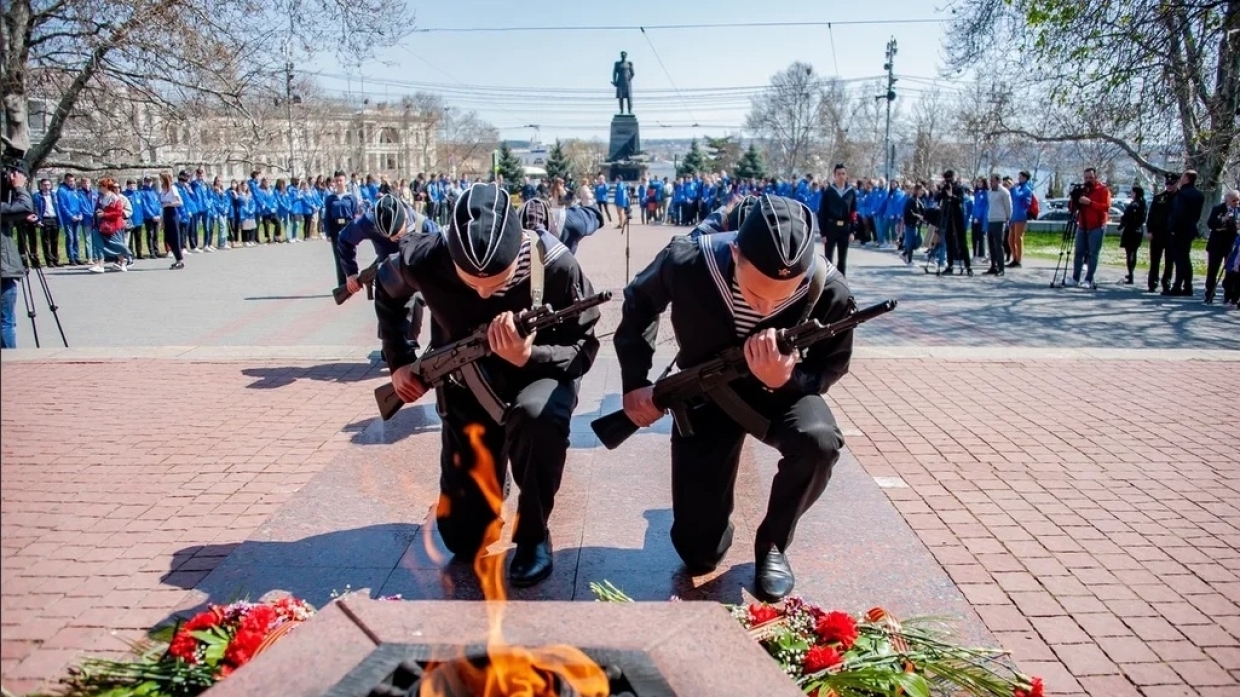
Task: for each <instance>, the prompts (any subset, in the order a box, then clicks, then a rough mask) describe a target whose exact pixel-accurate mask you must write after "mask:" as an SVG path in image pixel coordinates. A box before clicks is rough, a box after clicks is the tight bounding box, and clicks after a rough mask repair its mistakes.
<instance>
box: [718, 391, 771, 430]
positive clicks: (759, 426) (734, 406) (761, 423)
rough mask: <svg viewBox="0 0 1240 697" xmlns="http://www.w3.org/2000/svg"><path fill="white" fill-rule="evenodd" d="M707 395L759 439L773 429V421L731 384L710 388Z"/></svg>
mask: <svg viewBox="0 0 1240 697" xmlns="http://www.w3.org/2000/svg"><path fill="white" fill-rule="evenodd" d="M706 396H707V397H708V398H709V399H710V400H711V401H712V402H714V403H715V404H716V405H717V406H718V407H719V408H720V409H722V410H723V413H725V414H727V415H728V416H729V417H731V418H732V420H733V421H735V422H736V423H737V425H739V426H740V427H741V428H743V429H744V430H745V432H746V433H748V434H749V435H751V436H753V437H755V438H757V439H758V440H765V439H766V434H767V432H768V431H770V430H771V422H770V421H769V420H768V419H766V418H765V417H763V416H762V415H761V414H759V413H758V412H757V411H755V410H754V408H753V407H751V406H749V404H747V403H746V402H745V400H743V399H741V397H740V395H738V394H736V392H735V391H734V390H733V389H732V388H731V387H730V386H728V385H719V386H717V387H715V388H713V389H711V390H708V391H707V392H706Z"/></svg>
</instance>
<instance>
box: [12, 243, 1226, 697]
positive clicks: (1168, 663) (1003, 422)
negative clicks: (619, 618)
mask: <svg viewBox="0 0 1240 697" xmlns="http://www.w3.org/2000/svg"><path fill="white" fill-rule="evenodd" d="M678 231H681V232H682V231H683V229H681V230H676V229H673V228H670V227H659V226H655V227H647V226H639V225H634V226H633V227H632V230H631V235H630V236H629V238H628V245H627V255H626V238H625V237H624V236H623V235H622V234H620V233H619V232H618V231H617V230H615V229H614V228H605V229H602V230H600V231H599V232H598V233H597V234H596V235H595V236H593V237H591V238H588V239H586V240H585V241H584V242H583V243H582V245H581V248H580V250H579V254H578V257H579V259H580V261H581V264H582V266H583V268H584V269H585V272H586V273H587V275H589V276H590V278H591V279H592V280H593V282H594V285H595V287H596V288H597V289H599V290H603V289H609V290H612V291H614V292H616V293H617V294H619V291H620V290H621V289H622V288H623V286H624V283H625V281H626V278H627V277H628V275H631V273H636V271H637V270H639V269H640V268H641V267H643V266H644V265H645V264H646V263H647V262H648V261H649V260H650V259H651V258H652V257H653V256H654V254H655V253H656V252H657V251H658V250H659V249H660V248H661V247H662V246H663V245H664V244H665V243H666V241H667V239H668V238H669V236H670V235H672V234H674V233H676V232H678ZM626 256H627V260H628V261H627V263H628V266H629V272H630V273H629V274H626ZM362 261H363V262H365V261H368V260H366V259H365V258H363V259H362ZM331 264H332V258H331V254H330V251H329V249H328V247H327V243H326V242H307V243H305V244H299V245H273V246H266V247H259V248H254V249H237V250H229V251H221V252H218V253H216V254H210V255H195V256H192V257H191V258H190V259H189V260H188V261H187V262H186V266H187V268H186V269H185V270H184V271H178V272H175V273H172V272H169V271H168V270H167V266H168V265H167V263H166V262H165V261H164V260H159V261H140V262H138V264H137V265H136V266H135V267H134V268H133V269H132V271H131V272H130V273H126V274H119V273H113V274H104V275H95V274H87V273H85V272H84V271H79V270H70V269H48V270H47V272H46V278H47V282H48V284H49V287H50V289H51V290H52V293H53V296H54V298H55V301H56V303H57V304H58V306H59V317H60V320H61V322H62V323H63V326H64V331H65V334H66V336H67V338H68V342H69V345H70V348H67V349H66V348H63V347H62V346H61V345H60V342H59V336H58V334H57V333H56V328H55V322H54V321H53V318H52V316H51V314H50V313H49V312H48V309H47V306H46V305H45V304H44V302H43V298H42V297H41V295H40V294H39V293H36V295H38V297H36V304H35V309H36V311H37V317H36V322H37V327H38V334H39V340H40V342H41V344H42V346H43V348H41V349H35V348H34V336H33V333H32V330H31V324H30V322H29V321H28V320H27V319H26V318H25V317H24V316H21V317H19V345H20V346H21V347H22V348H20V349H17V350H14V351H6V352H4V354H3V357H2V359H0V382H2V384H3V390H2V392H0V399H2V401H0V481H2V482H3V487H2V494H3V531H2V536H0V537H2V557H0V569H2V571H0V574H2V576H0V598H2V602H3V605H2V612H0V622H2V623H3V627H2V628H3V642H2V643H0V672H2V676H3V686H4V688H5V689H6V690H8V691H10V692H12V693H14V694H24V693H26V692H29V691H33V690H38V689H41V688H42V689H46V688H48V687H49V686H51V685H52V684H53V683H54V682H55V680H56V679H57V678H58V677H60V676H61V675H63V673H64V671H65V669H66V668H67V666H69V665H70V664H72V663H74V662H76V661H77V660H79V659H80V657H81V656H83V655H86V654H90V655H109V654H116V655H120V654H121V653H123V652H124V651H125V648H126V645H125V643H124V641H125V640H127V639H134V638H137V637H139V636H141V635H142V633H143V632H144V630H146V629H149V628H150V627H152V626H154V625H156V624H158V623H161V622H163V621H165V620H166V619H168V618H169V617H171V616H172V615H174V614H177V613H180V612H184V611H187V610H191V609H194V608H200V607H202V606H203V605H204V604H205V603H209V602H227V601H231V600H235V599H238V598H241V597H247V596H248V597H253V598H257V597H259V596H262V595H263V594H264V593H267V592H269V591H272V590H283V591H289V592H292V593H294V594H296V595H299V596H302V597H305V598H307V599H308V600H310V601H311V602H312V603H316V604H321V603H323V602H324V601H326V600H328V599H329V598H330V597H331V595H332V593H333V592H342V591H344V590H345V589H346V587H347V588H349V589H363V588H364V589H369V590H370V591H371V592H372V593H373V594H375V595H379V594H384V595H386V594H393V593H399V594H401V595H403V596H404V597H405V598H442V597H452V598H458V599H474V598H480V597H481V593H480V590H479V589H478V587H477V585H476V582H475V581H474V580H473V579H472V576H471V573H470V570H469V569H460V568H456V567H454V566H445V565H444V564H443V562H442V561H441V560H440V556H441V555H440V554H438V553H437V552H438V551H442V543H441V542H440V541H438V540H437V539H436V538H435V533H434V530H433V529H432V528H433V521H434V517H433V511H432V507H433V505H434V502H435V497H436V494H437V486H438V484H437V481H438V448H439V434H438V424H439V422H438V417H437V416H436V413H435V408H434V403H433V400H432V399H431V398H429V397H428V398H425V399H423V400H422V401H421V402H420V403H419V404H417V405H415V406H413V407H411V408H406V409H404V410H402V412H401V413H400V414H399V415H398V416H397V417H396V418H395V419H393V420H392V421H389V422H386V423H385V422H383V421H381V420H380V419H378V417H377V414H376V412H375V404H374V399H373V395H372V392H373V389H374V388H375V387H376V386H378V385H380V384H381V383H382V382H383V381H385V380H386V374H387V371H386V369H385V368H384V367H383V366H382V365H381V364H380V361H379V357H378V351H377V349H378V343H377V341H376V340H375V332H376V329H375V320H374V313H373V309H372V307H371V305H370V304H369V303H368V302H367V301H366V300H365V299H364V298H362V297H356V298H353V299H351V300H350V301H348V302H346V303H345V304H344V305H343V306H340V307H337V306H336V305H335V304H334V303H333V301H332V298H331V294H330V291H331V287H332V285H333V284H334V275H333V273H332V267H331ZM1052 266H1053V262H1052V263H1049V264H1048V263H1045V262H1043V263H1042V264H1041V265H1038V264H1036V263H1030V262H1027V263H1026V268H1025V269H1022V270H1019V271H1016V270H1014V271H1013V272H1009V273H1008V274H1007V275H1006V276H1005V277H1003V278H991V277H980V276H979V277H974V278H960V277H943V278H938V277H935V276H934V275H926V274H924V273H923V272H922V270H921V268H920V267H919V266H913V267H911V268H910V267H906V266H905V265H904V264H903V263H902V262H901V261H900V260H899V258H898V257H897V256H896V255H895V253H894V252H878V251H868V250H860V249H856V248H854V249H853V250H852V252H851V253H850V255H849V267H848V271H849V276H848V279H849V283H850V286H851V287H852V290H853V292H854V295H855V297H856V298H857V301H858V304H859V305H865V304H869V303H873V302H877V301H879V300H882V299H885V298H895V299H898V300H899V302H900V305H899V308H898V309H897V310H896V311H895V312H894V313H891V314H889V315H887V316H884V317H882V318H880V319H879V320H876V321H874V322H872V323H870V324H867V325H865V326H864V327H862V328H861V329H859V330H858V331H857V335H856V346H857V348H856V352H855V354H854V357H853V361H852V368H851V372H850V374H849V375H848V376H846V377H845V378H844V379H843V380H842V381H841V382H840V383H839V384H837V385H836V386H835V387H833V388H832V390H831V391H830V393H829V395H828V401H829V403H830V404H831V407H832V409H833V410H834V413H835V415H836V418H837V419H838V420H839V422H840V424H841V426H842V428H843V431H844V435H845V438H846V442H847V451H846V454H845V456H844V457H843V458H842V459H841V461H840V463H839V464H838V466H837V467H836V470H835V473H834V476H833V478H832V482H831V485H830V487H829V488H828V491H827V494H826V495H825V496H824V498H823V499H822V500H821V501H820V502H819V503H818V504H817V505H816V506H815V507H814V508H813V509H811V511H810V512H809V513H808V514H807V516H806V517H805V519H803V521H802V524H801V526H800V528H799V530H798V535H797V539H796V543H795V544H794V546H793V547H792V548H791V550H790V553H789V558H790V560H791V562H792V565H793V568H794V569H795V570H796V572H797V592H798V593H800V594H803V595H805V596H806V597H808V598H810V599H812V600H815V601H817V602H821V603H824V604H829V605H832V606H836V607H841V608H847V609H850V610H864V609H865V608H868V607H871V606H874V605H882V606H884V607H886V608H887V609H889V610H890V611H892V612H893V613H895V614H897V615H915V614H936V615H952V616H956V617H958V618H960V620H961V624H960V629H961V631H962V632H963V633H964V634H965V635H966V636H968V637H971V638H974V639H976V640H979V641H986V642H997V643H998V644H1000V645H1002V646H1003V647H1005V648H1007V649H1009V650H1010V651H1011V652H1012V657H1013V659H1014V660H1015V661H1016V663H1017V665H1018V666H1020V668H1021V669H1022V670H1024V671H1025V672H1028V673H1031V674H1037V675H1040V676H1042V677H1043V678H1044V679H1045V680H1046V684H1047V687H1048V692H1050V693H1053V694H1065V695H1085V694H1088V695H1105V696H1106V697H1124V696H1127V695H1145V696H1146V697H1156V696H1163V695H1166V696H1172V695H1203V696H1205V695H1209V696H1214V697H1224V696H1227V697H1230V696H1234V695H1237V694H1240V455H1238V453H1240V431H1238V430H1237V427H1236V425H1237V423H1238V422H1240V406H1237V404H1238V403H1240V400H1238V399H1237V395H1238V394H1240V313H1234V312H1233V313H1226V312H1224V311H1223V310H1222V308H1221V307H1219V306H1206V305H1203V304H1201V303H1200V298H1197V299H1196V300H1193V299H1184V298H1165V297H1160V296H1157V295H1149V294H1145V293H1141V292H1139V290H1134V288H1139V284H1138V286H1135V287H1134V286H1123V285H1118V284H1117V283H1116V282H1115V281H1117V280H1118V279H1119V278H1120V276H1121V275H1122V270H1120V269H1103V270H1102V271H1100V272H1099V282H1100V289H1099V290H1097V291H1092V292H1091V291H1086V290H1080V289H1051V288H1049V287H1048V285H1049V281H1050V278H1051V274H1052V268H1051V267H1052ZM32 279H33V277H32ZM20 310H21V307H20V303H19V311H20ZM618 317H619V301H618V300H613V301H612V303H610V305H609V306H607V307H606V308H605V311H604V313H603V320H602V321H601V322H600V324H599V326H598V329H597V331H598V333H599V335H600V336H604V337H605V338H604V339H603V344H604V350H603V351H602V352H601V354H600V356H599V359H598V361H597V362H596V364H595V367H594V369H593V370H592V371H591V372H590V373H589V374H588V376H587V378H586V379H585V381H584V383H583V387H582V394H581V402H580V404H579V406H578V408H577V411H576V415H575V417H574V420H573V433H572V448H571V450H570V453H569V460H568V464H567V467H566V469H565V474H564V482H563V485H562V487H561V490H560V493H559V496H558V497H557V500H556V507H555V512H554V514H553V516H552V519H551V529H552V534H553V536H554V539H555V548H556V557H555V572H554V573H553V575H552V577H551V578H550V579H549V580H548V581H546V582H544V583H543V584H541V585H538V586H536V587H534V588H531V589H528V590H524V591H521V590H514V591H513V597H514V598H518V599H540V600H541V599H549V600H579V601H589V600H592V599H593V596H592V595H591V593H590V591H589V584H590V583H591V582H592V581H603V580H609V581H611V582H613V583H614V584H615V585H616V586H618V587H620V588H622V589H624V590H625V591H626V592H627V593H628V594H629V595H631V596H632V597H634V598H636V599H638V600H664V599H667V598H669V597H671V596H673V595H675V596H679V597H681V598H686V599H714V600H721V601H725V602H739V601H740V600H741V597H742V596H741V593H742V588H746V587H748V588H750V590H752V588H751V586H752V579H753V561H752V558H751V554H750V550H751V547H752V545H751V544H750V543H751V541H752V538H753V533H754V528H755V526H756V525H757V522H758V521H759V520H760V519H761V516H762V513H763V510H764V508H765V505H766V493H767V491H768V488H769V482H770V479H771V477H772V475H773V473H774V471H775V463H776V460H777V454H776V453H775V452H774V451H773V450H771V449H769V448H766V447H765V446H762V445H760V444H754V443H753V442H752V441H750V442H749V443H748V444H747V445H746V448H745V452H744V455H743V459H742V467H741V472H740V476H739V479H738V482H737V494H738V496H737V503H736V512H735V515H734V521H735V523H736V536H737V540H736V543H735V544H734V545H733V548H732V551H731V552H730V553H729V556H728V557H727V558H726V559H725V561H724V563H723V564H722V565H721V566H720V567H719V568H718V569H717V570H716V571H715V572H713V573H712V574H711V575H709V576H704V577H690V576H688V575H686V574H685V572H684V571H683V569H682V567H681V566H680V563H679V559H678V558H677V556H676V553H675V551H674V550H673V548H672V545H671V542H670V540H669V538H668V530H669V527H670V525H671V494H670V484H669V475H668V445H667V439H668V434H669V433H670V428H671V424H670V419H664V420H663V421H662V422H660V423H659V424H656V426H655V427H654V428H652V429H648V430H646V431H643V432H642V433H640V434H639V435H637V436H635V437H634V438H633V439H631V441H630V442H629V443H627V444H626V445H625V446H624V447H622V448H620V449H618V450H615V451H608V450H606V449H604V448H602V447H601V446H600V445H599V443H598V441H597V439H596V438H595V437H594V435H593V433H592V432H591V431H590V428H589V422H590V421H591V419H593V418H595V417H596V416H598V415H599V414H600V413H603V412H606V411H611V410H613V409H615V408H617V407H618V406H619V404H620V394H619V392H620V375H619V368H618V365H617V363H616V360H615V354H614V351H612V350H611V348H610V335H611V332H612V331H613V330H614V329H615V326H616V323H617V321H618ZM665 330H666V327H665ZM670 336H671V335H670V331H663V332H661V340H662V341H663V344H662V345H661V348H660V353H659V355H658V356H656V362H655V363H656V366H662V365H664V364H665V363H666V362H667V361H668V360H670V359H671V358H672V356H673V355H674V353H675V346H674V343H673V341H672V340H671V338H670ZM513 497H515V493H514V495H513ZM510 498H512V497H510ZM508 503H509V508H512V503H513V501H512V500H510V501H509V502H508ZM509 514H511V510H510V511H509ZM437 547H438V548H439V549H438V550H437ZM445 576H446V577H447V578H448V580H449V581H450V583H445Z"/></svg>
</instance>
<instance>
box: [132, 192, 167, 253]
mask: <svg viewBox="0 0 1240 697" xmlns="http://www.w3.org/2000/svg"><path fill="white" fill-rule="evenodd" d="M138 200H139V201H141V204H142V216H143V220H144V222H143V226H142V227H143V233H144V234H145V235H146V248H147V249H148V250H150V253H151V258H152V259H158V258H161V257H163V256H165V254H166V253H165V252H164V245H163V243H162V242H160V240H159V223H160V219H161V218H163V210H162V208H163V207H162V206H161V205H160V203H159V192H158V191H156V190H155V180H154V179H152V178H151V177H143V178H142V186H141V188H139V189H138ZM136 207H137V206H135V208H136Z"/></svg>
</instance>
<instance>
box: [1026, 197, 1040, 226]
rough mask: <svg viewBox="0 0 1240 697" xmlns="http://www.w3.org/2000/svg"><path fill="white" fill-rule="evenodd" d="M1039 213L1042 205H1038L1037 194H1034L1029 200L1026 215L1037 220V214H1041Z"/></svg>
mask: <svg viewBox="0 0 1240 697" xmlns="http://www.w3.org/2000/svg"><path fill="white" fill-rule="evenodd" d="M1041 213H1042V207H1041V206H1040V205H1038V195H1037V194H1034V195H1033V200H1031V201H1030V202H1029V214H1028V216H1027V217H1028V219H1029V220H1037V219H1038V216H1039V215H1041Z"/></svg>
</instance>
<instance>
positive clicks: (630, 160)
mask: <svg viewBox="0 0 1240 697" xmlns="http://www.w3.org/2000/svg"><path fill="white" fill-rule="evenodd" d="M641 152H642V141H641V132H640V128H639V127H638V124H637V117H636V116H634V115H632V114H616V115H615V116H613V117H611V142H610V143H609V147H608V148H607V162H608V164H609V165H610V167H609V172H608V175H607V179H608V181H615V179H616V177H620V181H623V182H635V181H637V180H639V179H641V178H642V177H643V176H644V175H645V174H646V164H645V163H644V162H641V161H640V160H638V159H637V158H638V156H640V155H641Z"/></svg>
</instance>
